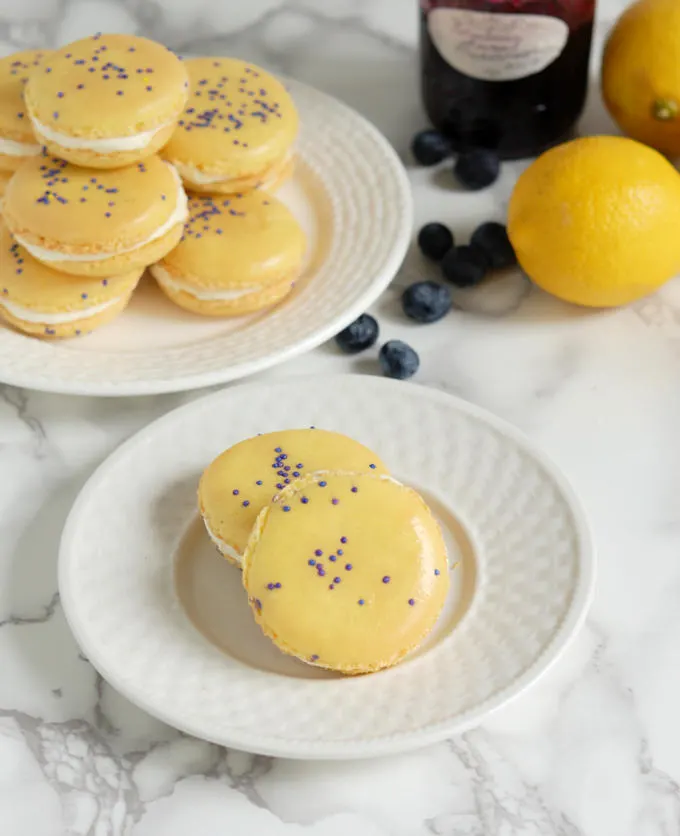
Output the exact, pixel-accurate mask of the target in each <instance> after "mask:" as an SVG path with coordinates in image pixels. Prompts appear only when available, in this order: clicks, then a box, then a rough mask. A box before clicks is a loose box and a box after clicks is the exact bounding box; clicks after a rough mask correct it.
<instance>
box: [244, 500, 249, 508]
mask: <svg viewBox="0 0 680 836" xmlns="http://www.w3.org/2000/svg"><path fill="white" fill-rule="evenodd" d="M249 505H250V500H249V499H244V500H243V507H244V508H247V507H248V506H249Z"/></svg>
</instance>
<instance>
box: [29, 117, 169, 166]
mask: <svg viewBox="0 0 680 836" xmlns="http://www.w3.org/2000/svg"><path fill="white" fill-rule="evenodd" d="M174 129H175V127H174V123H173V124H170V125H168V126H167V127H165V128H162V129H160V130H159V131H158V132H157V133H156V134H154V137H153V139H152V140H151V141H150V142H149V143H148V145H146V146H145V147H144V149H143V152H140V151H112V152H110V153H106V154H104V153H101V152H95V151H90V150H88V149H87V148H65V147H64V146H63V145H60V144H59V143H57V142H53V141H52V140H51V139H48V138H47V137H45V136H44V135H43V134H41V133H40V131H39V130H36V136H37V141H39V142H40V143H41V144H42V145H44V146H45V147H46V148H47V150H48V151H49V152H50V154H53V155H54V156H56V157H63V158H64V159H68V160H69V161H70V162H72V163H74V164H75V165H78V166H82V167H83V168H100V169H101V168H121V167H123V166H127V165H132V164H133V163H135V162H138V161H139V160H141V159H146V158H148V157H149V156H150V155H152V154H155V153H157V152H158V151H160V150H161V148H162V147H163V146H164V145H165V144H166V142H167V141H168V139H170V137H171V135H172V132H173V130H174Z"/></svg>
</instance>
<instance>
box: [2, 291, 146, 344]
mask: <svg viewBox="0 0 680 836" xmlns="http://www.w3.org/2000/svg"><path fill="white" fill-rule="evenodd" d="M131 298H132V294H131V293H129V294H128V295H127V296H123V297H122V298H121V299H120V301H119V302H117V303H116V304H115V305H111V307H109V308H107V309H106V310H105V311H101V312H100V313H98V314H95V315H94V316H84V317H83V319H79V320H77V321H75V322H64V323H60V324H51V325H47V324H45V323H43V324H40V323H37V322H27V321H26V320H23V319H20V318H19V317H16V316H13V315H12V314H11V313H10V312H9V311H7V310H6V309H4V308H3V307H2V304H0V319H4V320H5V322H7V324H8V325H11V326H12V327H13V328H15V329H16V330H17V331H21V332H22V333H24V334H28V335H29V336H31V337H40V338H41V339H44V340H55V339H69V338H71V337H80V336H84V335H86V334H91V333H92V331H95V330H96V329H97V328H101V327H102V325H107V324H108V323H109V322H112V321H113V320H114V319H116V318H117V317H118V316H120V314H121V313H123V311H124V310H125V308H126V307H127V306H128V303H129V301H130V299H131Z"/></svg>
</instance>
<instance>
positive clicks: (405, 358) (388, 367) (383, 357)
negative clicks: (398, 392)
mask: <svg viewBox="0 0 680 836" xmlns="http://www.w3.org/2000/svg"><path fill="white" fill-rule="evenodd" d="M379 359H380V366H381V368H382V370H383V374H384V375H385V376H386V377H393V378H395V379H396V380H406V379H407V378H409V377H413V375H414V374H415V373H416V372H417V371H418V366H419V365H420V358H419V357H418V355H417V354H416V353H415V351H414V350H413V349H412V348H411V346H410V345H406V343H403V342H402V341H401V340H390V341H389V342H387V343H385V345H384V346H383V347H382V348H381V349H380V355H379Z"/></svg>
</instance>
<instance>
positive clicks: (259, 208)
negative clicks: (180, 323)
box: [151, 190, 306, 316]
mask: <svg viewBox="0 0 680 836" xmlns="http://www.w3.org/2000/svg"><path fill="white" fill-rule="evenodd" d="M305 249H306V238H305V234H304V232H303V231H302V228H301V227H300V225H299V223H298V222H297V220H296V219H295V217H294V215H293V214H292V213H291V212H290V210H289V209H288V208H287V207H286V206H285V205H284V204H283V203H281V201H280V200H277V198H275V197H274V196H273V195H270V194H268V193H267V192H263V191H260V190H256V191H252V192H248V193H247V194H244V195H232V196H230V197H226V196H224V195H205V196H194V197H192V198H191V199H190V200H189V219H188V221H187V223H186V226H185V229H184V236H183V238H182V241H181V243H180V244H179V245H178V246H177V247H175V249H174V250H171V251H170V252H169V253H168V254H167V255H166V256H165V258H163V259H162V260H161V261H160V262H159V263H158V264H155V265H154V266H153V267H151V273H152V275H153V276H154V278H155V279H156V281H157V282H158V284H159V285H160V286H161V288H162V289H163V291H164V292H165V294H166V295H167V296H168V297H169V298H170V299H171V300H172V301H173V302H175V303H176V304H177V305H179V306H180V307H182V308H186V309H187V310H189V311H192V312H194V313H198V314H203V315H205V316H242V315H243V314H247V313H252V312H254V311H259V310H262V309H263V308H267V307H269V306H271V305H273V304H275V303H276V302H278V301H280V300H281V299H283V297H284V296H286V295H287V294H288V293H289V292H290V290H291V288H292V287H293V285H294V283H295V281H296V279H297V278H298V276H299V274H300V272H301V269H302V263H303V259H304V255H305Z"/></svg>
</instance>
